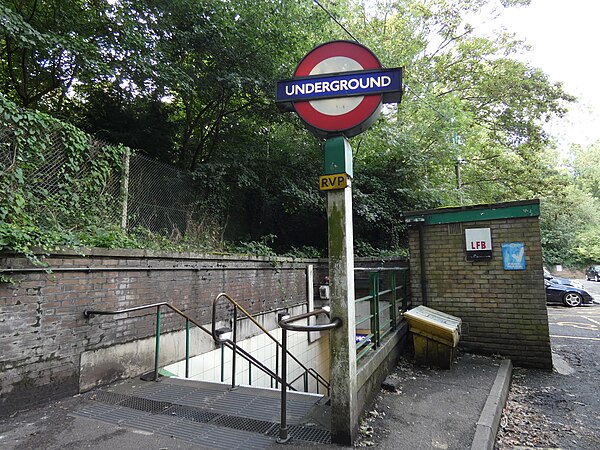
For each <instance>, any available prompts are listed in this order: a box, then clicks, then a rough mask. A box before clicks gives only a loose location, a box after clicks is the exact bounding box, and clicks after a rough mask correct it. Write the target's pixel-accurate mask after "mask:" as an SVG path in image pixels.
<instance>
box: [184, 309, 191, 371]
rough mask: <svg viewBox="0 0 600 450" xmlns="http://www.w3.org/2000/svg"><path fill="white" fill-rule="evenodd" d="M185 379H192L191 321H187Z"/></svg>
mask: <svg viewBox="0 0 600 450" xmlns="http://www.w3.org/2000/svg"><path fill="white" fill-rule="evenodd" d="M185 377H186V378H189V377H190V319H185Z"/></svg>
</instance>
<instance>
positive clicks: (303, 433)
mask: <svg viewBox="0 0 600 450" xmlns="http://www.w3.org/2000/svg"><path fill="white" fill-rule="evenodd" d="M288 434H289V436H290V437H291V438H292V439H295V440H298V441H306V442H314V443H316V444H331V433H330V432H329V431H327V430H324V429H322V428H316V427H307V426H302V425H288ZM269 435H271V436H278V435H279V426H277V427H275V429H274V430H271V431H270V432H269Z"/></svg>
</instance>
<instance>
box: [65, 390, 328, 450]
mask: <svg viewBox="0 0 600 450" xmlns="http://www.w3.org/2000/svg"><path fill="white" fill-rule="evenodd" d="M167 390H168V389H167ZM209 391H210V392H204V394H209V395H208V396H209V397H212V396H213V395H214V394H216V392H214V391H212V390H209ZM175 392H177V394H178V396H179V397H180V400H178V403H172V402H167V401H157V400H153V399H151V398H144V397H137V396H131V395H126V394H120V393H115V392H110V391H103V390H98V391H95V392H91V393H88V394H86V395H85V396H84V398H86V399H88V400H92V401H93V403H94V404H95V405H97V406H95V405H94V406H92V405H90V407H88V408H83V409H82V410H81V411H79V412H78V413H75V414H76V415H80V416H85V417H90V418H95V419H97V420H101V421H106V422H109V423H119V424H121V425H129V426H132V427H135V428H139V429H142V430H148V431H154V432H158V433H163V432H162V431H161V430H163V429H165V430H166V428H169V429H170V427H171V425H170V422H169V421H170V420H181V419H184V421H183V422H178V423H180V425H184V424H186V423H187V424H189V427H192V428H190V429H189V430H188V432H183V429H186V430H187V428H189V427H187V425H186V426H184V427H183V429H182V435H181V436H179V435H178V434H179V433H175V434H174V436H175V437H177V438H180V439H185V440H192V441H193V442H197V443H204V444H206V443H210V444H211V445H216V444H217V443H218V444H219V445H223V448H229V449H233V448H245V449H246V448H266V447H261V446H262V445H263V444H267V443H269V442H271V443H272V439H273V438H275V437H277V436H278V435H279V422H278V418H276V417H275V416H274V412H275V406H277V405H275V404H274V403H273V401H274V400H275V401H277V400H278V399H275V398H265V397H261V396H259V395H258V396H257V395H256V394H254V395H250V394H248V393H241V392H237V393H235V395H234V394H233V393H232V392H227V393H226V394H225V393H224V392H221V393H220V394H221V395H224V394H225V395H224V397H221V398H219V399H218V400H217V399H215V400H217V401H216V405H214V406H217V405H218V406H219V407H218V408H214V407H211V410H208V409H202V408H198V407H194V406H191V405H190V406H187V405H185V404H181V400H189V397H190V396H192V397H196V398H197V399H200V398H205V399H206V397H205V396H203V395H201V394H203V393H202V390H201V389H193V390H190V392H189V394H188V395H185V392H183V390H182V389H172V390H171V393H175ZM138 394H142V393H141V392H138ZM144 394H145V395H146V396H147V397H149V396H154V395H156V396H157V397H159V398H161V399H164V398H165V397H166V396H165V395H164V394H166V392H164V391H163V389H157V390H155V392H144V393H143V394H142V395H144ZM236 396H239V397H240V398H238V399H237V403H236V401H235V397H236ZM182 397H183V398H182ZM227 397H229V398H227ZM224 400H226V401H224ZM103 404H105V405H106V406H105V405H103ZM107 405H111V406H107ZM289 406H290V409H291V411H288V413H289V414H288V419H290V420H294V418H296V419H300V418H301V416H302V417H303V416H304V415H305V414H306V413H307V412H308V410H310V409H311V407H312V406H314V402H313V401H290V402H289ZM225 407H226V408H225ZM227 408H229V409H227ZM142 412H145V413H151V414H154V415H151V416H148V415H141V413H142ZM250 412H253V414H252V416H250ZM294 416H296V417H294ZM257 417H258V419H257ZM260 419H265V420H260ZM192 424H197V425H192ZM198 427H200V428H198ZM205 427H209V428H205ZM177 429H178V427H175V430H177ZM243 432H248V433H256V434H255V435H254V436H255V438H252V439H259V440H260V444H259V442H258V441H257V442H256V443H254V444H253V445H250V446H244V445H243V444H244V443H246V444H248V443H249V441H248V440H247V439H248V438H246V440H241V441H240V440H235V439H233V436H234V435H235V434H236V433H243ZM165 433H166V431H165ZM288 433H289V435H290V437H291V438H293V439H295V440H298V441H304V442H312V443H317V444H329V443H330V442H331V433H330V432H329V431H328V430H325V429H323V428H318V427H311V426H304V425H288ZM163 434H164V433H163ZM167 434H168V433H167ZM172 435H173V434H172ZM248 436H252V435H248ZM231 439H233V440H232V441H231V442H230V440H231ZM264 439H270V440H271V441H265V442H263V440H264ZM234 444H235V445H234ZM217 447H218V446H217ZM217 447H215V448H217ZM219 448H220V447H219Z"/></svg>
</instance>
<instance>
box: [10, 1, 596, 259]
mask: <svg viewBox="0 0 600 450" xmlns="http://www.w3.org/2000/svg"><path fill="white" fill-rule="evenodd" d="M527 3H528V2H527V1H526V0H514V1H500V0H498V1H497V2H489V1H482V0H430V1H423V0H401V1H378V2H362V1H358V0H342V1H338V2H335V4H334V3H333V2H332V3H330V4H328V8H329V9H330V12H331V13H332V14H333V15H334V16H335V17H337V18H338V21H339V22H340V23H342V24H343V25H344V26H345V27H346V29H349V30H351V31H352V34H353V35H354V36H355V37H356V38H357V39H358V40H359V41H360V42H361V43H363V44H365V45H366V46H368V47H369V48H371V49H372V50H373V51H374V52H375V53H376V54H377V55H378V56H379V57H380V59H381V60H382V62H383V64H384V65H385V66H388V67H398V66H402V67H404V69H405V80H404V81H405V84H406V91H405V93H404V99H403V101H402V103H401V104H400V105H399V106H398V107H390V108H386V109H385V110H384V112H383V114H382V116H381V119H380V120H379V121H378V122H377V123H376V124H375V125H374V126H373V127H372V128H371V129H370V130H369V131H368V132H367V133H364V134H362V135H360V136H357V137H356V138H353V139H352V142H351V143H352V147H353V151H354V161H355V179H354V180H353V192H354V211H355V213H354V214H355V216H354V223H355V235H356V236H355V237H356V253H357V254H358V255H388V254H405V253H406V250H405V244H406V243H405V228H404V225H403V223H402V220H401V216H402V211H405V210H412V209H423V208H431V207H437V206H452V205H457V204H460V203H463V204H475V203H489V202H500V201H507V200H517V199H526V198H532V197H542V198H543V211H544V216H543V222H542V232H543V239H544V251H545V256H546V259H547V261H548V262H549V263H554V262H558V261H560V262H562V263H563V264H583V263H584V262H586V261H590V260H596V259H597V255H598V253H597V251H596V250H595V249H596V247H597V246H598V244H597V243H596V242H597V241H595V240H594V239H595V238H594V236H595V234H594V230H595V229H597V228H598V223H597V219H595V217H598V216H597V215H596V216H594V214H596V213H597V210H598V205H597V199H598V195H600V193H599V192H598V191H599V188H598V181H597V180H598V176H597V175H598V174H597V171H598V169H597V167H598V165H597V164H596V161H598V158H596V159H594V158H593V157H592V155H591V154H590V155H588V152H592V153H593V152H597V150H589V151H588V150H585V149H578V150H576V151H575V153H574V155H576V157H575V158H574V159H573V160H572V161H569V164H568V165H567V170H563V169H557V162H556V159H555V158H553V157H551V156H550V155H551V153H550V151H551V149H552V142H551V139H550V138H549V137H548V136H547V135H546V134H545V132H544V130H543V127H542V125H543V123H544V122H545V121H547V120H549V119H550V118H551V117H555V116H560V115H562V114H563V113H564V112H565V110H566V107H567V106H568V104H569V102H571V101H573V100H574V99H573V98H572V97H571V96H570V95H568V94H567V93H566V92H565V91H564V90H563V88H562V86H561V85H560V84H557V83H552V82H550V80H549V79H548V77H547V75H546V74H544V73H543V72H542V71H541V70H539V69H537V68H535V67H531V66H529V65H527V64H525V63H523V62H520V61H518V60H517V59H515V58H514V56H515V55H516V54H517V53H518V52H520V51H521V50H522V49H523V47H524V44H523V43H522V42H521V41H519V40H518V39H517V38H515V37H514V36H511V35H510V34H507V33H506V32H504V31H501V30H499V31H498V32H497V33H495V34H493V35H491V36H487V37H486V36H484V35H482V34H479V33H478V31H477V30H476V29H475V28H474V27H473V26H472V24H470V23H469V19H468V18H469V17H475V16H477V15H478V14H483V12H482V7H484V6H489V5H490V4H494V5H496V7H497V8H503V7H511V6H514V5H521V4H527ZM0 16H2V19H0V86H2V93H3V94H4V96H2V97H1V98H2V100H1V104H0V108H2V110H1V111H0V121H1V125H2V128H3V129H5V130H8V131H7V133H8V135H4V136H2V141H1V143H2V145H4V146H5V147H6V148H5V149H4V150H3V152H4V153H2V155H8V157H3V159H2V160H0V164H1V166H0V171H1V173H2V177H1V179H0V195H1V196H2V197H0V208H1V209H0V247H1V248H5V249H12V250H15V251H19V252H22V253H25V254H28V255H29V256H30V257H32V258H33V255H32V253H31V249H32V248H33V247H38V246H40V247H42V248H45V249H50V248H52V247H53V246H55V245H71V246H79V245H89V246H105V247H143V248H165V249H170V250H190V249H197V250H202V251H235V252H248V253H258V254H263V255H272V254H275V253H277V254H288V255H293V256H324V255H325V254H326V250H325V248H326V217H325V202H324V195H323V194H322V193H320V192H319V191H318V190H317V178H318V176H319V174H320V173H321V165H322V155H321V144H322V143H321V142H320V141H319V140H318V139H316V138H314V137H312V136H310V135H309V134H308V133H307V132H306V131H305V130H304V129H303V127H302V125H301V124H300V123H299V121H298V119H297V118H295V117H294V116H293V115H291V114H288V115H286V114H281V113H280V112H279V111H277V109H276V108H275V106H274V102H273V98H272V97H273V86H274V83H275V81H276V80H278V79H283V78H288V77H289V76H290V75H291V74H292V72H293V70H294V66H295V64H296V63H297V62H298V61H299V60H300V59H301V58H302V56H303V55H305V54H306V53H307V52H308V51H309V50H310V49H311V48H313V47H314V46H315V45H318V44H320V43H322V42H324V41H328V40H333V39H348V36H347V35H346V34H345V32H344V30H343V29H342V28H341V27H339V26H338V25H337V24H336V23H335V22H334V21H332V20H331V19H330V17H329V16H328V15H327V14H325V13H324V12H323V10H322V9H320V8H318V7H316V6H315V5H314V4H313V2H312V1H310V0H300V1H298V0H293V1H292V0H278V1H274V2H271V1H268V2H267V1H254V2H249V1H247V0H231V1H227V2H223V1H221V0H206V1H202V2H199V1H188V0H170V1H163V0H152V1H146V0H144V1H139V0H122V1H119V2H91V3H90V2H87V1H83V0H56V1H53V2H39V1H35V0H18V1H17V0H8V1H6V2H4V3H3V4H2V5H0ZM76 127H77V128H76ZM82 130H83V131H82ZM90 136H94V137H96V138H99V139H102V140H105V141H107V142H108V143H109V145H104V146H101V147H98V148H102V150H101V151H96V152H94V148H96V147H94V145H93V142H94V140H93V139H92V138H91V137H90ZM57 144H60V145H59V147H61V148H63V149H64V151H65V152H67V154H68V155H69V156H68V163H67V164H64V165H62V166H61V167H58V168H52V169H50V167H52V160H53V155H52V151H53V148H56V145H57ZM123 146H128V147H129V148H133V149H135V150H136V151H138V152H141V153H142V154H145V155H147V156H150V157H152V158H154V159H156V160H158V161H162V162H165V163H168V164H172V165H176V166H177V167H179V168H180V169H182V170H185V171H189V172H190V173H191V174H192V176H193V179H194V183H195V184H194V190H195V195H196V198H195V200H194V201H195V207H196V211H197V213H196V214H195V215H194V217H193V218H191V219H190V220H189V221H188V224H187V226H186V227H185V229H182V230H177V233H175V234H173V233H172V231H173V230H169V231H171V234H169V233H163V235H161V234H160V233H155V232H151V231H149V230H148V229H144V228H140V227H134V229H131V230H129V231H128V233H124V232H123V231H122V230H121V228H120V224H121V221H120V217H119V214H120V207H119V205H118V204H117V205H115V204H114V203H110V201H113V200H114V198H115V195H106V192H105V190H106V189H107V188H108V187H112V188H114V187H115V184H114V183H115V182H116V181H115V180H111V179H110V177H111V174H115V173H119V171H120V170H121V164H122V161H123V159H122V155H123V152H124V148H125V147H123ZM43 164H46V165H47V166H48V167H49V169H48V170H49V171H52V176H53V177H55V179H56V180H57V181H56V183H54V186H56V187H57V189H56V190H49V189H48V186H46V184H45V183H47V181H46V180H44V179H40V178H36V177H34V176H32V174H33V173H37V172H39V169H40V165H43ZM84 166H85V167H86V171H85V173H86V175H85V176H81V174H82V173H83V172H82V171H81V168H82V167H84ZM42 172H43V170H42ZM458 172H460V177H458V176H457V174H458ZM111 183H112V184H111ZM117 198H118V196H117Z"/></svg>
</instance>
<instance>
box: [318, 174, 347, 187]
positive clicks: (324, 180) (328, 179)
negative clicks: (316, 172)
mask: <svg viewBox="0 0 600 450" xmlns="http://www.w3.org/2000/svg"><path fill="white" fill-rule="evenodd" d="M348 180H349V177H348V175H347V174H345V173H337V174H334V175H323V176H321V177H319V189H320V190H321V191H332V190H335V189H345V188H346V187H348Z"/></svg>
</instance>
